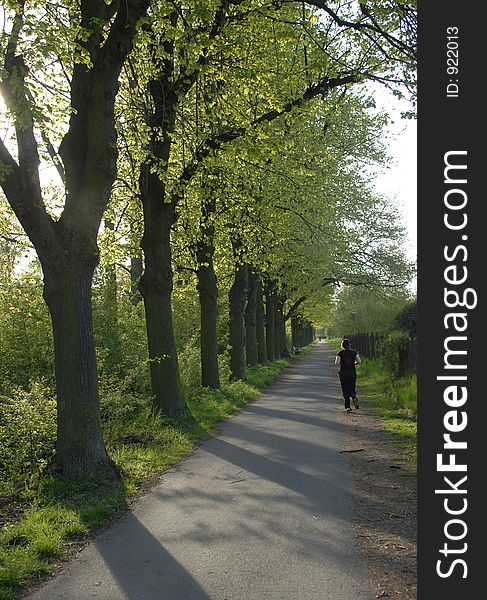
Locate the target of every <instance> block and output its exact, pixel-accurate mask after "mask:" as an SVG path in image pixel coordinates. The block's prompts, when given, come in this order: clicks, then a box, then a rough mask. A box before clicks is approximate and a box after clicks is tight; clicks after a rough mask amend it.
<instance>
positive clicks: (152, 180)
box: [140, 167, 187, 416]
mask: <svg viewBox="0 0 487 600" xmlns="http://www.w3.org/2000/svg"><path fill="white" fill-rule="evenodd" d="M144 176H145V177H144ZM142 180H143V185H141V197H142V202H143V205H144V235H143V238H142V249H143V251H144V258H145V260H144V264H145V269H144V273H143V274H142V277H141V279H140V291H141V294H142V297H143V299H144V308H145V316H146V327H147V342H148V346H149V361H150V373H151V382H152V393H153V395H154V408H155V409H156V410H158V411H161V412H164V413H165V414H167V415H169V416H182V415H185V414H186V413H187V408H186V403H185V401H184V398H183V394H182V390H181V381H180V376H179V365H178V357H177V351H176V340H175V337H174V328H173V317H172V305H171V299H172V290H173V272H172V265H171V227H172V225H173V224H174V222H175V220H176V213H175V208H174V205H173V204H170V203H164V201H163V198H164V195H163V194H162V191H161V182H160V181H159V179H158V178H157V176H156V175H155V174H154V173H151V172H150V169H149V168H148V167H144V168H143V176H142Z"/></svg>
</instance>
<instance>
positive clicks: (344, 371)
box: [335, 338, 362, 412]
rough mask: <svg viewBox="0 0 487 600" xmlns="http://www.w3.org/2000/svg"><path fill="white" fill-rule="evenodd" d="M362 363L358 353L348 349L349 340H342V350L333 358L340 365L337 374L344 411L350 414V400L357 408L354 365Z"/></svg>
mask: <svg viewBox="0 0 487 600" xmlns="http://www.w3.org/2000/svg"><path fill="white" fill-rule="evenodd" d="M361 362H362V360H361V358H360V356H359V353H358V352H357V351H356V350H352V348H350V340H349V339H347V338H343V340H342V350H340V352H339V353H338V354H337V355H336V357H335V364H336V365H340V370H339V371H338V374H339V375H340V383H341V385H342V392H343V397H344V399H345V410H346V411H347V412H352V409H351V407H350V398H351V399H352V401H353V405H354V407H355V408H359V404H358V399H357V393H356V391H355V383H356V381H357V373H356V371H355V365H359V364H360V363H361Z"/></svg>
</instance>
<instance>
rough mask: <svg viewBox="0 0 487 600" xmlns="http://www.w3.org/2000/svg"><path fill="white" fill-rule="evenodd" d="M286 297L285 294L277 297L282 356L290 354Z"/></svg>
mask: <svg viewBox="0 0 487 600" xmlns="http://www.w3.org/2000/svg"><path fill="white" fill-rule="evenodd" d="M285 302H286V299H285V296H279V297H278V298H277V319H278V331H279V334H278V337H279V352H280V355H281V357H288V356H289V349H288V347H287V338H286V321H285V318H284V305H285Z"/></svg>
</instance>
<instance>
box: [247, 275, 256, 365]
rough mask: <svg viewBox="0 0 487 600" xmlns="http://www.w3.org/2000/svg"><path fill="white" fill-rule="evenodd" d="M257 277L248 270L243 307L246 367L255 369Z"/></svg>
mask: <svg viewBox="0 0 487 600" xmlns="http://www.w3.org/2000/svg"><path fill="white" fill-rule="evenodd" d="M258 280H259V279H258V276H257V274H256V273H254V272H253V271H251V269H250V268H249V288H248V289H249V291H248V294H247V306H246V307H245V350H246V358H247V365H248V366H249V367H255V366H256V365H257V363H258V355H257V284H258Z"/></svg>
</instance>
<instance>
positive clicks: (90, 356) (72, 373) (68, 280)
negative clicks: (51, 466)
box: [44, 258, 113, 477]
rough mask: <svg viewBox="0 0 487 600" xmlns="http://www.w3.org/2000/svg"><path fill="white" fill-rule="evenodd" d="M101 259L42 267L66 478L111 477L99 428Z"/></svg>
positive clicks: (60, 461)
mask: <svg viewBox="0 0 487 600" xmlns="http://www.w3.org/2000/svg"><path fill="white" fill-rule="evenodd" d="M96 262H97V260H96V259H94V260H93V261H89V260H86V259H84V260H83V259H79V258H78V259H71V260H69V262H68V264H67V267H66V268H65V269H63V270H57V269H56V268H55V267H54V268H51V269H49V268H44V298H45V300H46V303H47V305H48V308H49V311H50V314H51V319H52V328H53V336H54V356H55V371H56V392H57V431H58V433H57V441H56V465H57V467H58V469H59V470H60V471H61V473H62V474H63V475H64V476H67V477H76V476H81V475H86V474H92V475H95V474H99V473H100V471H102V472H107V473H110V472H111V473H112V474H113V464H112V463H111V461H110V459H109V458H108V455H107V452H106V449H105V445H104V442H103V435H102V429H101V418H100V404H99V395H98V375H97V367H96V356H95V345H94V338H93V319H92V301H91V286H92V280H93V273H94V269H95V266H96Z"/></svg>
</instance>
